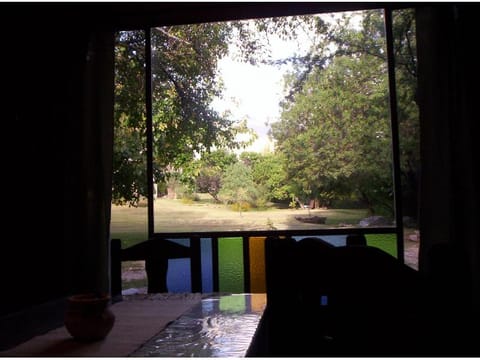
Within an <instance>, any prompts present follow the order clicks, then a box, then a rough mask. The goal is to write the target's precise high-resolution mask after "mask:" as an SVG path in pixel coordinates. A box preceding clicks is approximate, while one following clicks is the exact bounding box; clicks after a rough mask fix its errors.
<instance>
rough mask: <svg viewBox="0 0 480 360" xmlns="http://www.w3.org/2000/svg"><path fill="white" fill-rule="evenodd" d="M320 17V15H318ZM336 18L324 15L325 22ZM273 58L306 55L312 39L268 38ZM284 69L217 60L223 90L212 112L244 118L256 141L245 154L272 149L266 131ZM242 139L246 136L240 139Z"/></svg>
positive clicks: (276, 106)
mask: <svg viewBox="0 0 480 360" xmlns="http://www.w3.org/2000/svg"><path fill="white" fill-rule="evenodd" d="M321 16H322V15H321ZM335 17H336V16H335V15H333V14H325V16H324V19H325V20H326V21H327V22H330V21H333V19H334V18H335ZM356 19H357V20H356V21H354V26H359V23H360V19H361V17H357V18H356ZM269 42H270V44H271V55H272V58H273V59H276V60H277V59H283V58H286V57H289V56H292V55H293V54H294V53H296V54H305V53H306V51H307V50H308V48H309V46H310V44H311V40H310V39H309V38H308V35H306V34H305V33H303V34H302V33H300V35H299V38H298V39H297V40H293V41H282V40H280V39H279V38H276V37H269ZM287 70H288V67H287V66H282V67H278V66H273V65H272V66H267V65H257V66H254V65H250V64H248V63H242V62H239V61H236V60H234V59H233V58H232V57H230V56H227V57H225V58H223V59H221V60H220V61H219V72H220V75H221V77H222V78H223V81H224V86H225V91H224V97H223V98H222V99H216V100H215V101H214V103H213V104H212V105H213V107H214V109H216V110H217V111H219V112H220V113H222V112H223V111H225V110H230V112H231V113H232V114H233V118H234V119H235V120H243V119H247V125H248V127H249V128H251V129H253V130H254V131H255V132H256V133H257V135H258V139H257V140H256V141H255V143H254V144H253V145H252V146H250V147H249V148H248V149H246V150H247V151H258V152H263V151H264V150H265V149H266V148H267V149H269V150H270V151H272V150H273V144H272V143H271V142H270V141H269V140H268V136H267V132H268V129H269V126H268V125H266V123H267V122H268V123H272V122H275V121H277V120H279V117H280V107H279V103H280V101H281V100H282V99H283V95H282V92H283V89H284V87H283V75H284V74H285V73H286V71H287ZM243 139H245V137H244V138H243Z"/></svg>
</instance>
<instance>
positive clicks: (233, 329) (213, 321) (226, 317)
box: [130, 294, 266, 357]
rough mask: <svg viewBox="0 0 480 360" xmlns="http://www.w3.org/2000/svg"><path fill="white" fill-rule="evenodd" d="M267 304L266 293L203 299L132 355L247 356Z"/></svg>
mask: <svg viewBox="0 0 480 360" xmlns="http://www.w3.org/2000/svg"><path fill="white" fill-rule="evenodd" d="M265 306H266V295H265V294H232V295H223V296H214V297H211V298H207V299H203V300H202V301H201V302H200V303H198V304H197V305H195V306H193V307H192V308H191V309H190V310H189V311H187V312H185V313H184V314H183V315H181V316H180V317H179V318H177V319H176V320H175V321H173V322H171V323H170V324H169V325H168V326H167V327H166V328H164V329H163V330H162V331H160V332H159V333H158V334H157V335H155V336H153V337H152V338H151V339H150V340H149V341H148V342H147V343H146V344H145V345H143V346H142V347H140V348H139V349H138V350H137V351H135V352H134V353H133V354H131V355H130V356H138V357H145V356H150V357H151V356H153V357H245V356H246V355H247V352H248V349H249V347H250V345H251V343H252V340H253V338H254V336H255V332H256V330H257V328H258V325H259V323H260V320H261V318H262V315H263V311H264V310H265Z"/></svg>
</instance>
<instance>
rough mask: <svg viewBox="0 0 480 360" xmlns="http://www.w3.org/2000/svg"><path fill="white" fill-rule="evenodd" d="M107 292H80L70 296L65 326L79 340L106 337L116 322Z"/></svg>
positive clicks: (94, 339) (93, 339)
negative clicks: (98, 293)
mask: <svg viewBox="0 0 480 360" xmlns="http://www.w3.org/2000/svg"><path fill="white" fill-rule="evenodd" d="M109 306H110V296H109V295H107V294H100V295H97V294H93V293H92V294H78V295H73V296H70V297H69V298H68V303H67V311H66V313H65V327H66V328H67V330H68V332H69V333H70V335H72V336H73V337H74V338H75V339H77V340H82V341H96V340H101V339H104V338H105V337H106V336H107V335H108V333H109V332H110V330H112V327H113V324H114V323H115V315H114V314H113V313H112V311H111V310H110V308H109Z"/></svg>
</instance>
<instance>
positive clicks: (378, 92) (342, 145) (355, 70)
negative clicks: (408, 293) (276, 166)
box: [271, 9, 418, 215]
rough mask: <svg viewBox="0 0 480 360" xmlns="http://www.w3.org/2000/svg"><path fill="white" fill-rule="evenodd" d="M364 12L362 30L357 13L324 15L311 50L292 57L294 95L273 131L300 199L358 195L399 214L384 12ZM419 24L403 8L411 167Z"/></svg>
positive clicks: (400, 42)
mask: <svg viewBox="0 0 480 360" xmlns="http://www.w3.org/2000/svg"><path fill="white" fill-rule="evenodd" d="M362 16H363V17H362V23H361V26H360V28H358V29H356V28H354V27H351V26H348V24H349V22H351V14H344V15H343V16H342V17H340V18H339V19H338V20H337V23H336V24H334V25H328V24H327V23H326V22H324V21H323V20H322V19H321V18H318V19H317V22H316V31H317V33H318V39H319V40H318V42H317V43H315V44H314V45H313V46H312V48H311V50H310V53H309V54H308V55H307V56H304V57H302V58H296V59H295V60H293V59H290V60H291V61H292V63H294V64H295V68H294V71H292V72H291V73H290V74H289V75H288V76H287V77H286V80H287V84H288V89H289V92H288V96H286V98H285V101H284V103H283V105H282V106H283V112H282V116H281V121H280V122H278V123H275V124H273V125H272V128H271V134H272V135H273V137H274V138H275V139H276V140H277V150H278V151H279V152H281V153H282V154H283V155H284V157H285V167H286V171H287V176H288V182H289V185H290V189H291V191H292V192H293V194H292V195H293V198H296V197H300V198H302V199H306V198H318V199H319V200H320V202H321V203H322V205H329V204H330V203H331V201H332V200H333V199H339V198H342V197H351V196H355V197H360V198H361V199H362V200H363V201H364V202H365V203H366V205H367V206H368V208H369V209H370V211H371V212H374V213H382V214H388V215H392V214H393V194H392V190H393V189H392V165H391V156H392V154H391V139H390V136H391V135H390V128H389V121H388V118H389V117H388V88H387V74H386V70H387V67H386V52H385V37H384V25H383V18H382V14H381V12H379V11H376V10H375V11H367V12H363V13H362ZM412 26H413V18H412V12H411V11H410V10H408V9H407V10H402V11H400V12H398V13H397V14H396V16H395V23H394V33H395V35H396V39H397V41H395V49H396V54H397V57H398V58H399V59H400V61H399V62H398V66H397V73H398V74H399V75H398V76H399V78H400V81H399V82H398V87H399V88H400V91H399V94H400V97H401V98H402V99H405V101H400V102H399V108H400V113H401V116H400V118H401V119H402V123H401V128H403V129H410V131H411V132H412V133H410V134H402V135H404V136H402V138H403V137H408V139H409V141H408V142H407V141H406V142H404V143H403V144H402V145H403V147H402V156H403V159H404V162H403V164H404V165H403V166H402V170H403V172H405V171H406V166H405V164H406V163H409V162H412V163H416V159H415V156H416V155H414V153H415V154H417V153H418V152H417V151H416V147H417V146H418V133H415V131H416V130H417V128H416V126H417V121H418V118H417V117H416V116H415V115H416V113H415V110H416V107H415V106H414V104H413V103H412V99H414V96H412V94H414V93H415V88H414V84H415V79H414V75H415V72H414V69H415V60H416V59H415V56H414V55H413V54H414V51H415V49H414V42H413V38H412ZM332 43H333V44H335V46H333V47H332V46H331V44H332ZM332 49H334V50H332ZM402 125H403V127H402ZM407 132H408V130H407ZM408 135H410V136H408Z"/></svg>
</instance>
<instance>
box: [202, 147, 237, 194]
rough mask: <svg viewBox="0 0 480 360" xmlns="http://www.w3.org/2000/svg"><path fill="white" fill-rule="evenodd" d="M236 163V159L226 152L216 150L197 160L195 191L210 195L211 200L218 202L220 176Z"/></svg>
mask: <svg viewBox="0 0 480 360" xmlns="http://www.w3.org/2000/svg"><path fill="white" fill-rule="evenodd" d="M236 162H237V157H236V155H235V154H233V153H229V152H227V151H226V150H216V151H213V152H211V153H205V154H203V156H202V158H201V159H200V160H197V161H196V163H197V164H198V168H199V170H198V174H197V176H196V179H195V184H196V188H197V191H199V192H205V193H208V194H210V195H211V196H212V197H213V199H214V200H215V201H217V202H220V199H219V197H218V193H219V192H220V189H221V186H222V176H223V174H224V173H225V171H226V169H227V168H228V166H230V165H232V164H234V163H236Z"/></svg>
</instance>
